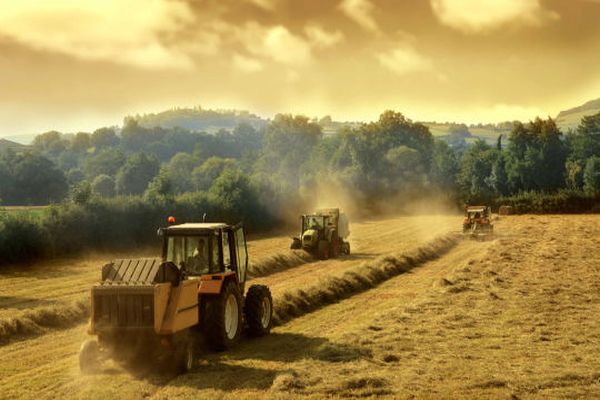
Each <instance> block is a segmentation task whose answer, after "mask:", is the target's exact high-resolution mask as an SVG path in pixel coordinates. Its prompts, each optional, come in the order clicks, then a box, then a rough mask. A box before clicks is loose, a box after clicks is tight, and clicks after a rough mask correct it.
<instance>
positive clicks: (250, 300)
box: [244, 285, 273, 336]
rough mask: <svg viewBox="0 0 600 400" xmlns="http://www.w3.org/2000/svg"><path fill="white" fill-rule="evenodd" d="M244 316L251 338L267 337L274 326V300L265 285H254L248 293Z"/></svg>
mask: <svg viewBox="0 0 600 400" xmlns="http://www.w3.org/2000/svg"><path fill="white" fill-rule="evenodd" d="M244 314H245V316H246V323H247V324H248V333H249V334H250V336H265V335H267V334H268V333H269V332H270V331H271V325H272V324H273V298H272V297H271V291H270V290H269V288H268V287H267V286H265V285H252V286H250V289H248V293H246V301H245V303H244Z"/></svg>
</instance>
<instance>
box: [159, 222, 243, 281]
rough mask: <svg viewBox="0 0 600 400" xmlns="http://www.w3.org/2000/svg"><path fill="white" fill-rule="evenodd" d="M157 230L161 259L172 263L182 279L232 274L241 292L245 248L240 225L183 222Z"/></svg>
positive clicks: (215, 277)
mask: <svg viewBox="0 0 600 400" xmlns="http://www.w3.org/2000/svg"><path fill="white" fill-rule="evenodd" d="M160 234H161V235H162V236H163V251H162V260H163V262H171V263H173V264H175V265H176V266H177V267H178V268H179V270H180V271H181V273H182V274H183V275H184V276H185V277H186V279H199V278H201V280H206V279H209V280H217V279H223V278H224V277H225V276H230V275H234V274H235V276H236V280H237V283H238V285H239V286H240V291H241V292H243V290H244V282H245V281H246V271H247V269H248V251H247V247H246V238H245V235H244V230H243V228H242V227H241V226H240V225H235V226H231V225H227V224H224V223H184V224H179V225H171V226H169V227H167V228H162V229H161V230H160ZM205 276H207V277H206V278H204V277H205ZM201 286H202V285H201Z"/></svg>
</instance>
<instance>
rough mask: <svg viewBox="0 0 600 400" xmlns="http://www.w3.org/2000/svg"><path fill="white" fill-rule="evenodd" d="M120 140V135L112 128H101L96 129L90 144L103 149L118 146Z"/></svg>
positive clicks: (97, 148)
mask: <svg viewBox="0 0 600 400" xmlns="http://www.w3.org/2000/svg"><path fill="white" fill-rule="evenodd" d="M119 142H120V139H119V137H118V136H117V134H116V133H115V130H114V129H112V128H100V129H96V130H95V131H94V133H92V136H91V137H90V145H92V146H93V147H95V148H96V151H98V150H101V149H103V148H105V147H115V146H118V145H119Z"/></svg>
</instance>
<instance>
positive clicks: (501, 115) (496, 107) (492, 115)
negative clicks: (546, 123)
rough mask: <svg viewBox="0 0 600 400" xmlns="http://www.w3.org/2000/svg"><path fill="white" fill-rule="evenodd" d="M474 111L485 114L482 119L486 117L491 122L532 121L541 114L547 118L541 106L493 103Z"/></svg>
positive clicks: (476, 113)
mask: <svg viewBox="0 0 600 400" xmlns="http://www.w3.org/2000/svg"><path fill="white" fill-rule="evenodd" d="M473 113H474V114H475V115H481V116H483V117H482V118H481V119H484V118H485V119H487V120H489V121H490V122H503V121H515V120H518V121H530V120H533V119H534V118H535V117H539V116H542V117H544V118H545V114H544V112H543V111H542V110H541V109H540V108H537V107H527V106H522V105H518V104H504V103H497V104H493V105H492V106H491V107H478V108H477V109H475V110H473Z"/></svg>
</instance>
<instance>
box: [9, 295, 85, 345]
mask: <svg viewBox="0 0 600 400" xmlns="http://www.w3.org/2000/svg"><path fill="white" fill-rule="evenodd" d="M88 306H89V300H88V301H76V302H73V303H72V304H70V305H61V306H54V307H39V308H35V309H33V310H29V311H26V312H24V313H22V314H21V315H19V316H18V317H14V318H7V319H2V320H0V344H2V343H5V342H7V341H8V340H10V339H14V338H17V337H23V336H31V335H39V334H42V333H46V332H48V330H49V329H57V328H67V327H70V326H73V325H76V324H79V323H81V321H82V320H84V319H85V318H87V316H88V314H89V307H88Z"/></svg>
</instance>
